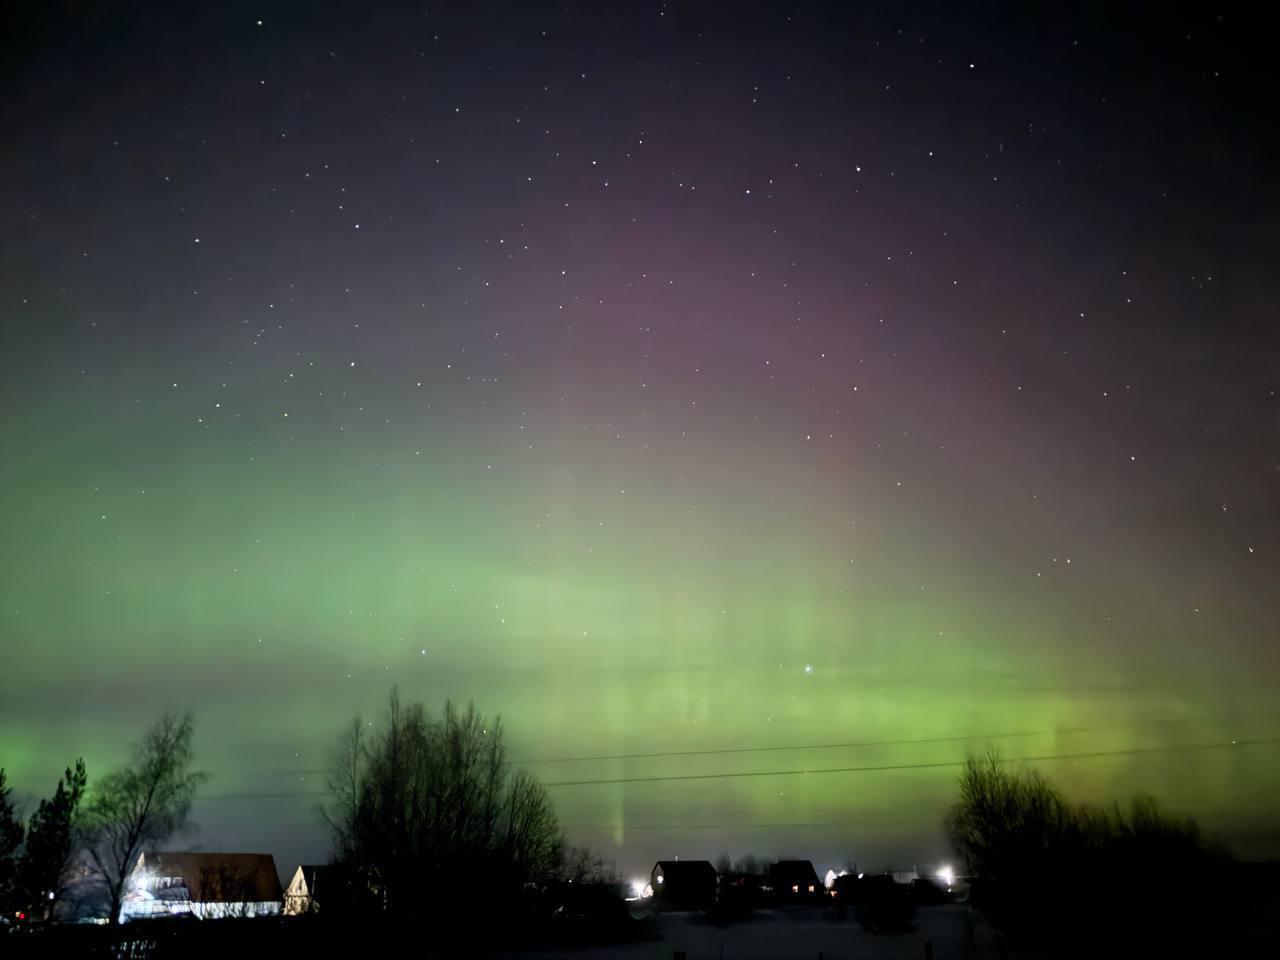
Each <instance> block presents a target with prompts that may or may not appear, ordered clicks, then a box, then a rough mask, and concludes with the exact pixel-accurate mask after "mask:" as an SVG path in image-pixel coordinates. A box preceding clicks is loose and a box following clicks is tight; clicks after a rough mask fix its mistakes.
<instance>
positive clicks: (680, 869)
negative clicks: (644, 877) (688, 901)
mask: <svg viewBox="0 0 1280 960" xmlns="http://www.w3.org/2000/svg"><path fill="white" fill-rule="evenodd" d="M659 867H661V868H662V874H663V876H665V877H668V878H670V879H677V878H678V879H681V880H694V879H698V880H714V879H715V878H716V876H718V874H717V873H716V868H715V867H713V866H712V865H711V861H710V860H659V861H658V862H657V863H655V864H654V865H653V872H654V873H657V871H658V868H659Z"/></svg>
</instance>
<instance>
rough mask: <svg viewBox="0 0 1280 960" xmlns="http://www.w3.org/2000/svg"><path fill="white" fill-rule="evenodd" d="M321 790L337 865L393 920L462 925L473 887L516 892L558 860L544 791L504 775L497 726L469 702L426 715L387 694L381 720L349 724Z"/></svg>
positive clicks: (502, 894) (367, 901) (495, 893)
mask: <svg viewBox="0 0 1280 960" xmlns="http://www.w3.org/2000/svg"><path fill="white" fill-rule="evenodd" d="M329 787H330V790H331V791H332V794H333V798H334V802H333V805H332V807H331V808H330V809H329V810H328V811H326V819H327V821H328V823H329V826H330V828H331V829H332V831H333V837H334V848H335V849H334V859H335V862H336V864H337V865H338V866H340V867H342V868H343V869H344V871H345V873H346V875H347V876H348V877H349V878H350V879H351V883H352V894H353V896H354V897H355V898H356V899H358V900H360V901H361V903H362V905H363V906H364V907H366V908H372V909H378V910H381V911H384V912H386V913H388V914H391V915H394V916H396V917H399V918H411V919H414V918H422V917H424V916H428V915H429V916H431V917H433V918H436V919H439V920H440V921H441V922H442V923H444V924H445V925H446V926H452V927H453V928H461V927H462V926H464V925H465V923H464V917H465V916H466V915H467V912H468V911H470V910H474V909H476V901H475V898H474V896H473V894H474V891H476V890H480V889H484V890H486V891H488V896H489V897H490V900H491V901H492V899H511V898H514V897H517V896H519V895H520V893H521V891H522V890H523V889H524V888H525V885H526V884H529V883H535V884H536V883H539V882H542V881H545V880H548V879H551V878H552V877H553V876H554V874H555V872H556V870H557V869H558V868H559V866H560V862H561V859H562V857H563V850H564V847H563V839H562V835H561V832H560V828H559V825H558V823H557V821H556V816H555V812H554V810H553V809H552V805H551V800H550V797H549V796H548V795H547V793H546V790H545V788H543V786H542V785H541V784H540V783H539V782H538V781H537V780H536V779H535V778H534V777H532V776H531V775H529V774H528V773H526V772H525V771H523V770H517V771H513V770H512V769H511V766H510V764H508V763H507V760H506V750H505V746H504V742H503V729H502V724H501V722H500V721H498V720H497V719H492V720H490V719H486V718H485V717H484V716H483V715H481V714H480V713H479V712H478V711H477V710H476V709H475V707H474V706H468V707H467V708H466V709H465V710H458V709H457V708H455V707H454V706H453V705H452V704H451V703H446V704H445V706H444V709H443V710H442V711H441V712H440V714H438V715H437V716H431V715H429V714H428V713H427V711H426V710H425V709H424V708H423V706H422V705H421V704H418V703H415V704H411V705H408V706H406V705H404V704H402V703H401V702H400V698H399V695H398V694H397V693H396V691H394V690H392V692H391V697H390V702H389V704H388V709H387V714H386V718H385V720H384V722H383V723H381V724H380V725H379V726H378V727H377V728H367V727H365V726H364V725H363V724H361V723H360V721H359V720H357V721H356V722H355V723H354V724H352V725H351V726H350V727H348V728H347V731H346V733H345V734H344V735H343V737H342V739H341V741H340V743H339V744H338V748H337V750H336V751H335V753H334V757H333V764H332V767H331V770H330V779H329Z"/></svg>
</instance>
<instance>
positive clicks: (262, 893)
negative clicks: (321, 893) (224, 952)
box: [120, 852, 281, 921]
mask: <svg viewBox="0 0 1280 960" xmlns="http://www.w3.org/2000/svg"><path fill="white" fill-rule="evenodd" d="M280 908H281V890H280V878H279V876H277V874H276V863H275V860H274V859H272V857H271V855H270V854H269V853H171V852H158V853H144V854H143V855H142V856H140V857H139V858H138V863H137V865H136V866H135V867H134V868H133V873H131V874H130V875H129V892H128V893H127V894H126V895H125V897H124V900H123V902H122V903H121V906H120V919H121V921H127V920H140V919H145V918H147V917H174V916H193V917H197V918H199V919H201V920H210V919H215V918H221V917H265V916H274V915H277V914H279V913H280Z"/></svg>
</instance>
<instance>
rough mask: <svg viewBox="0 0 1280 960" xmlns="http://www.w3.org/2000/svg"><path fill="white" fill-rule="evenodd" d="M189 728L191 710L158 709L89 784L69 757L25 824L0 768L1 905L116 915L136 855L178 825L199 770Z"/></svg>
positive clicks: (32, 914)
mask: <svg viewBox="0 0 1280 960" xmlns="http://www.w3.org/2000/svg"><path fill="white" fill-rule="evenodd" d="M194 733H195V731H194V725H193V722H192V718H191V714H190V713H186V714H182V715H178V714H174V713H167V712H166V713H164V714H163V715H161V717H160V718H159V719H158V720H157V721H156V722H155V723H154V724H152V725H151V726H150V727H149V728H148V729H147V730H146V732H145V733H144V734H143V737H142V739H141V740H140V741H138V743H137V744H135V745H134V748H133V753H132V757H131V759H130V761H129V762H128V763H126V764H124V765H123V766H120V767H118V768H116V769H114V770H112V771H110V772H109V773H107V774H106V775H105V776H104V777H102V779H101V780H99V781H98V782H96V783H95V784H93V786H92V787H90V785H89V776H88V772H87V770H86V768H85V763H84V760H83V759H80V760H77V761H76V762H75V764H74V766H71V767H68V768H67V769H66V771H65V772H64V773H63V775H62V777H61V779H59V781H58V783H57V786H56V787H55V789H54V792H53V796H52V797H50V798H49V799H45V800H41V801H40V804H39V806H38V807H37V808H36V810H35V812H34V813H33V814H32V815H31V818H30V820H29V821H28V822H27V824H26V825H25V827H24V825H23V823H22V818H21V817H20V816H19V813H18V811H17V809H16V808H15V806H14V803H13V795H12V790H11V788H10V787H9V786H8V785H7V778H6V773H5V771H4V769H2V768H0V914H2V915H3V916H5V917H6V918H9V919H13V918H20V919H22V920H24V921H44V920H53V919H72V918H74V917H78V916H85V915H88V916H103V917H106V918H107V919H108V920H109V921H110V922H112V923H116V922H118V921H119V918H120V904H121V901H122V900H123V898H124V895H125V894H126V893H127V892H128V882H129V875H130V873H131V872H132V871H133V867H134V864H136V863H137V861H138V856H139V854H141V853H142V852H143V851H144V849H147V848H148V847H152V846H154V845H155V844H158V843H161V842H163V841H165V840H167V839H168V838H169V837H170V836H172V835H173V834H174V833H176V832H178V831H180V830H182V829H183V828H184V827H185V826H186V824H187V818H188V816H189V814H190V812H191V803H192V800H193V799H194V797H195V792H196V789H197V788H198V787H199V785H200V784H201V783H203V782H204V780H205V779H206V777H205V774H204V773H202V772H199V771H195V770H192V769H191V768H192V761H193V754H192V738H193V737H194Z"/></svg>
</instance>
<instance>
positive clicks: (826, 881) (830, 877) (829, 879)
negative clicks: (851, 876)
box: [822, 870, 838, 890]
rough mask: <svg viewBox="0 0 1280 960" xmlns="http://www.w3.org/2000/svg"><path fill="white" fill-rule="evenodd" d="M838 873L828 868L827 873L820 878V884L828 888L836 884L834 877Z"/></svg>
mask: <svg viewBox="0 0 1280 960" xmlns="http://www.w3.org/2000/svg"><path fill="white" fill-rule="evenodd" d="M837 876H838V874H837V873H836V872H835V871H834V870H828V871H827V875H826V876H825V877H823V878H822V885H823V886H824V887H826V888H827V889H828V890H830V889H831V888H832V887H834V886H835V885H836V877H837Z"/></svg>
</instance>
